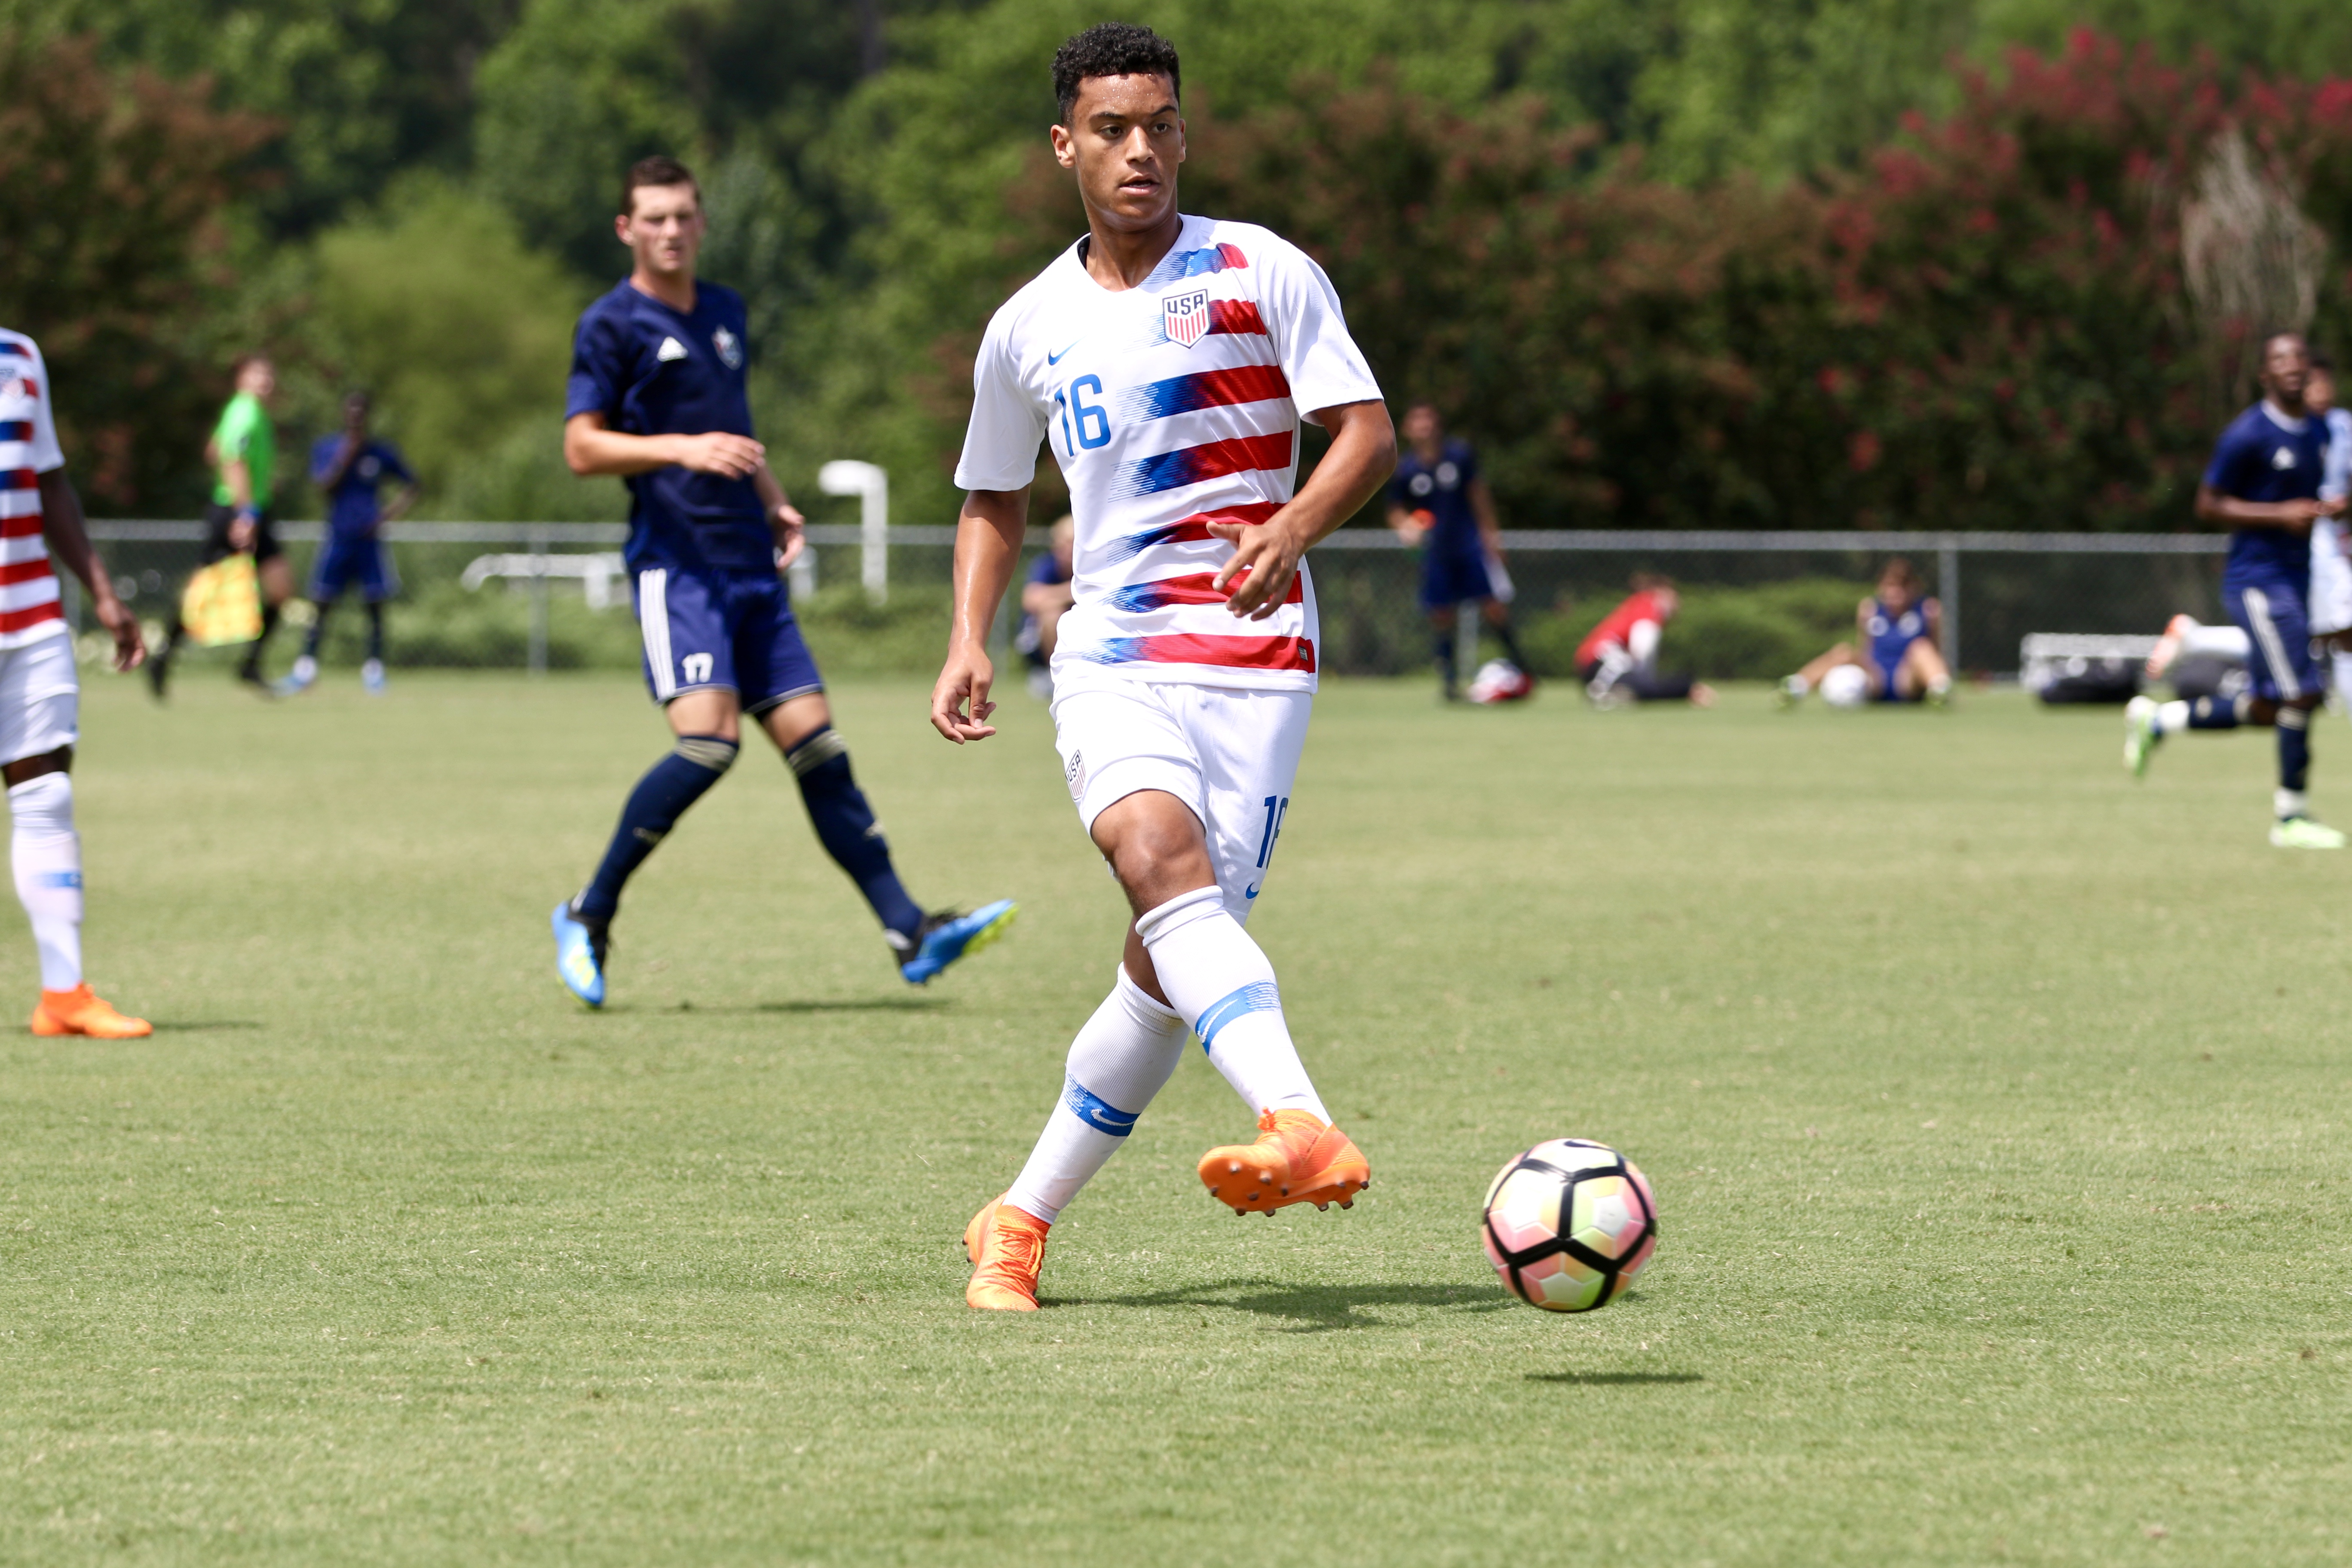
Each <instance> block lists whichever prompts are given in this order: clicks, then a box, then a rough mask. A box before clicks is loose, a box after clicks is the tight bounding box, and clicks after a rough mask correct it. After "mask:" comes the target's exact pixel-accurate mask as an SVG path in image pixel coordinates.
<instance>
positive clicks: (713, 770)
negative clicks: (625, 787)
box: [572, 735, 736, 921]
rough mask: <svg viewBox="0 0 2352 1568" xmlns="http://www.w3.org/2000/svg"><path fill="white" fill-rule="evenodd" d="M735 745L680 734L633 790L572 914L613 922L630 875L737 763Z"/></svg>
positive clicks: (588, 918) (587, 918)
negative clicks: (599, 862)
mask: <svg viewBox="0 0 2352 1568" xmlns="http://www.w3.org/2000/svg"><path fill="white" fill-rule="evenodd" d="M735 751H736V747H735V742H732V741H723V740H720V739H719V737H718V736H716V735H680V736H679V737H678V738H677V750H676V751H674V752H670V754H669V755H668V756H666V757H664V758H663V759H662V760H661V761H660V762H657V763H655V764H654V765H653V766H652V767H651V768H650V769H648V770H647V771H646V776H645V777H643V778H641V779H639V780H638V781H637V787H636V788H635V789H633V790H631V791H630V792H629V802H628V804H627V805H624V806H623V807H621V825H620V826H618V827H616V828H614V830H613V842H612V843H611V845H610V846H608V847H606V848H605V850H604V864H603V865H601V866H598V867H597V868H596V875H595V876H594V877H593V879H591V880H590V881H589V883H588V885H587V886H586V887H584V888H583V889H580V897H579V898H578V899H577V900H574V901H573V903H572V910H573V912H574V913H576V914H578V915H580V916H581V917H582V918H583V919H585V920H592V921H609V920H611V919H612V918H613V914H614V910H618V909H619V908H620V907H621V889H622V888H623V887H624V886H625V885H626V884H627V882H628V880H629V876H630V873H632V872H634V871H635V870H636V868H638V867H639V866H642V865H644V864H645V860H646V856H648V855H650V854H652V853H653V852H654V846H655V845H656V844H659V843H660V842H661V841H662V839H663V838H664V837H667V836H668V833H669V830H670V829H671V828H672V827H674V826H677V819H678V817H679V816H682V815H684V814H685V811H686V808H687V807H688V806H689V805H693V804H694V803H695V802H696V801H698V800H700V799H701V798H702V792H703V791H705V790H707V789H709V787H710V786H711V785H712V784H717V783H718V782H719V775H720V774H721V773H725V772H726V771H727V770H728V769H729V768H730V766H732V765H733V764H734V762H735Z"/></svg>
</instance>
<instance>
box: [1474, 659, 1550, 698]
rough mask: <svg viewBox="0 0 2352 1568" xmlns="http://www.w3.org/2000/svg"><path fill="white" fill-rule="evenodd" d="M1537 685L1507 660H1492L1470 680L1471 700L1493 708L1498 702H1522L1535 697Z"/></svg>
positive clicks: (1479, 668) (1482, 666)
mask: <svg viewBox="0 0 2352 1568" xmlns="http://www.w3.org/2000/svg"><path fill="white" fill-rule="evenodd" d="M1535 692H1536V683H1535V682H1534V681H1532V680H1529V679H1528V677H1527V672H1526V671H1524V670H1522V669H1521V668H1519V667H1518V666H1517V665H1516V664H1513V663H1512V662H1511V661H1510V660H1508V659H1507V658H1490V659H1488V660H1487V661H1486V663H1485V664H1482V665H1480V666H1479V667H1478V673H1477V674H1476V675H1475V676H1473V677H1472V678H1471V679H1470V700H1471V701H1473V702H1475V703H1479V704H1481V705H1482V706H1487V707H1491V706H1493V705H1494V704H1495V703H1497V702H1522V701H1525V700H1527V699H1528V698H1530V697H1532V696H1534V695H1535Z"/></svg>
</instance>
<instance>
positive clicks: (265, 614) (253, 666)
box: [242, 599, 278, 677]
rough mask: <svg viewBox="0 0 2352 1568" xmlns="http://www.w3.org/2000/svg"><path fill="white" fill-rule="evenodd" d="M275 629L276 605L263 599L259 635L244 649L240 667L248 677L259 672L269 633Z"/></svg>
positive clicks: (276, 621)
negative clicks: (243, 658) (242, 664)
mask: <svg viewBox="0 0 2352 1568" xmlns="http://www.w3.org/2000/svg"><path fill="white" fill-rule="evenodd" d="M277 629H278V606H277V605H273V604H271V603H270V602H269V601H268V600H267V599H264V600H262V601H261V635H260V636H259V637H256V638H254V639H253V642H252V644H251V646H249V647H247V649H246V650H245V663H244V666H243V667H242V668H243V669H244V672H245V674H246V675H247V676H248V677H251V676H257V675H259V674H260V673H261V655H262V652H263V650H264V649H266V648H268V646H269V634H270V633H272V632H274V631H276V630H277Z"/></svg>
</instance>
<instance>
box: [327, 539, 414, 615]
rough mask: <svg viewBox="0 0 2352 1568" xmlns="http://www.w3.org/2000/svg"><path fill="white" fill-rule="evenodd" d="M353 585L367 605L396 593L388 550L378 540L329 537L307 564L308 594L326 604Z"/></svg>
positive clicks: (396, 577) (397, 586)
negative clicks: (317, 556)
mask: <svg viewBox="0 0 2352 1568" xmlns="http://www.w3.org/2000/svg"><path fill="white" fill-rule="evenodd" d="M354 585H356V586H357V587H358V588H359V591H360V595H361V597H362V598H364V599H366V600H367V602H368V603H369V604H371V605H381V604H383V602H384V601H385V600H386V599H389V598H392V597H393V596H394V595H397V594H398V593H399V592H400V574H399V573H397V572H394V570H393V569H392V552H391V551H389V550H387V549H385V548H384V543H383V540H381V539H372V538H362V539H336V538H329V539H328V541H327V542H326V543H325V544H323V545H321V546H320V550H319V559H318V560H316V561H314V562H312V563H310V597H311V598H312V599H313V600H315V601H316V602H318V603H319V604H321V605H324V604H330V603H331V602H333V601H334V600H335V599H336V598H338V597H340V596H341V594H342V591H343V590H344V589H346V588H349V587H352V586H354Z"/></svg>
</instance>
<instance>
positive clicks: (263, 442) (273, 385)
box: [147, 354, 294, 697]
mask: <svg viewBox="0 0 2352 1568" xmlns="http://www.w3.org/2000/svg"><path fill="white" fill-rule="evenodd" d="M234 374H235V376H236V394H235V395H233V396H231V397H230V398H229V400H228V404H227V405H226V407H224V408H223V409H222V410H221V416H220V419H219V422H218V423H216V424H215V426H213V433H212V435H211V436H210V437H207V438H206V440H205V462H206V463H208V464H210V465H211V466H212V468H213V469H214V471H215V473H216V474H218V475H219V479H218V480H217V482H215V484H214V486H213V504H212V506H211V507H210V508H209V509H208V510H206V511H205V527H206V529H207V530H208V532H207V535H206V537H205V552H204V564H205V565H207V566H209V565H211V564H212V563H215V562H216V561H222V560H226V559H227V558H228V557H229V556H231V555H234V554H236V553H238V552H244V553H246V554H248V555H250V556H252V557H253V569H254V574H255V575H256V576H257V578H258V579H259V581H260V585H261V635H260V636H259V637H256V638H254V639H253V641H252V642H251V643H250V644H249V645H247V648H246V650H245V658H244V660H243V661H242V662H241V663H239V664H238V665H237V667H236V678H237V679H239V680H242V681H244V682H245V683H246V684H247V685H248V686H251V687H253V688H255V689H257V690H260V691H263V692H267V691H268V690H269V684H268V682H267V681H265V680H264V679H262V677H261V656H262V653H263V651H264V650H265V649H267V648H268V645H269V634H270V633H271V632H272V631H275V630H276V629H277V627H278V611H279V609H280V608H281V607H282V606H283V605H285V603H286V601H287V600H288V599H289V598H291V597H293V595H294V574H293V572H292V571H291V570H290V569H289V567H288V566H287V564H286V552H285V550H284V548H283V547H282V546H280V545H279V544H278V514H277V512H276V511H275V510H272V508H271V505H270V500H271V497H272V495H273V494H274V489H275V486H276V484H277V479H278V431H277V427H276V426H273V425H271V424H270V422H269V400H270V399H271V398H272V397H274V396H276V395H277V394H278V372H277V369H276V367H274V366H273V365H272V364H271V363H269V359H268V355H266V354H247V355H245V356H244V357H243V358H241V359H239V360H238V361H237V362H236V369H235V372H234ZM186 637H187V627H186V626H184V625H182V624H181V620H180V609H179V606H178V605H176V604H175V605H173V608H172V620H171V624H170V626H169V628H168V629H167V630H166V632H165V634H164V637H163V651H162V652H160V653H158V654H157V655H156V656H155V658H154V659H153V660H152V662H151V663H150V664H149V665H148V667H147V679H148V680H149V681H150V682H151V683H152V685H153V687H154V689H155V695H156V696H157V697H161V696H163V690H164V688H165V686H166V685H167V684H168V683H169V682H170V680H171V677H172V656H173V654H174V653H176V652H178V651H179V647H180V644H181V643H182V642H183V641H184V640H185V638H186Z"/></svg>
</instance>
